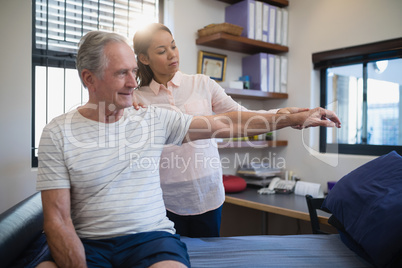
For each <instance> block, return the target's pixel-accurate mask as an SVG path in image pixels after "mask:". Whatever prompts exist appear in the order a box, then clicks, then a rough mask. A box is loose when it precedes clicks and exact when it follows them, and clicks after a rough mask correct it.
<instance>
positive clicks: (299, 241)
mask: <svg viewBox="0 0 402 268" xmlns="http://www.w3.org/2000/svg"><path fill="white" fill-rule="evenodd" d="M401 200H402V156H400V155H399V154H397V153H396V152H391V153H389V154H387V155H384V156H381V157H379V158H377V159H374V160H372V161H370V162H368V163H366V164H365V165H363V166H361V167H359V168H357V169H356V170H354V171H352V172H350V173H349V174H347V175H346V176H344V177H343V178H342V179H341V180H339V181H338V182H337V183H336V185H335V186H334V188H333V189H331V192H330V193H329V194H328V196H327V197H326V198H325V200H324V202H323V204H322V207H323V208H324V209H327V210H328V211H331V213H332V216H331V218H332V217H333V218H334V223H336V225H334V226H335V227H337V229H338V231H339V235H338V234H331V235H326V234H323V235H321V234H312V235H287V236H272V235H267V236H239V237H220V238H187V237H182V240H183V242H185V243H186V245H187V248H188V253H189V256H190V261H191V263H192V267H203V268H208V267H219V268H223V267H253V268H255V267H325V268H330V267H341V268H347V267H373V266H372V264H373V265H375V266H376V267H387V268H395V267H402V243H401V241H402V228H401V226H402V213H401V211H402V202H401ZM42 226H43V212H42V204H41V198H40V194H39V193H36V194H34V195H32V196H31V197H29V198H27V199H26V200H24V201H22V202H20V203H19V204H17V205H15V206H14V207H12V208H10V209H9V210H7V211H5V212H3V213H2V214H0V264H1V265H2V266H1V267H10V265H11V266H12V265H14V266H13V267H35V266H34V264H35V261H36V262H37V261H38V259H39V256H40V255H41V254H44V253H45V252H46V250H48V249H47V245H46V241H45V240H44V239H43V238H44V235H43V233H42Z"/></svg>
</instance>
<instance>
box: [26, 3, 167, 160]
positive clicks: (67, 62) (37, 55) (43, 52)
mask: <svg viewBox="0 0 402 268" xmlns="http://www.w3.org/2000/svg"><path fill="white" fill-rule="evenodd" d="M113 1H114V0H113ZM157 1H158V17H159V18H158V20H159V22H161V23H162V22H163V20H164V17H163V15H164V0H157ZM35 26H36V0H32V50H31V52H32V54H31V62H32V70H31V75H32V76H31V77H32V79H31V90H32V91H31V92H32V98H31V100H32V113H31V166H32V167H33V168H36V167H38V157H37V156H36V155H35V150H36V149H37V148H36V147H35V138H36V137H35V130H36V125H35V108H36V88H35V83H36V81H35V78H36V76H35V75H36V73H35V69H36V67H37V66H45V67H46V66H47V67H59V68H64V69H76V66H75V59H76V54H75V53H69V52H57V51H52V50H48V49H38V48H36V27H35ZM46 61H47V62H46ZM46 116H47V115H46ZM46 122H48V120H47V118H46Z"/></svg>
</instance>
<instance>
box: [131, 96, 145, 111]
mask: <svg viewBox="0 0 402 268" xmlns="http://www.w3.org/2000/svg"><path fill="white" fill-rule="evenodd" d="M133 106H134V109H136V110H139V109H140V108H146V107H147V106H146V105H145V104H142V103H138V100H137V97H136V96H135V95H134V94H133Z"/></svg>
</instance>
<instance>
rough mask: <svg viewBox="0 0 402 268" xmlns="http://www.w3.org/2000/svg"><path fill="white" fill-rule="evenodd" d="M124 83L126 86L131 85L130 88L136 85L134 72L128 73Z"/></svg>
mask: <svg viewBox="0 0 402 268" xmlns="http://www.w3.org/2000/svg"><path fill="white" fill-rule="evenodd" d="M126 84H127V86H128V87H131V88H137V87H138V83H137V78H136V75H135V73H130V75H128V77H127V83H126Z"/></svg>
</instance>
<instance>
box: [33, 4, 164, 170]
mask: <svg viewBox="0 0 402 268" xmlns="http://www.w3.org/2000/svg"><path fill="white" fill-rule="evenodd" d="M32 7H33V16H32V18H33V23H32V33H33V34H32V96H33V98H32V166H33V167H36V166H37V165H38V159H37V155H38V154H37V148H38V146H39V140H40V136H41V134H42V130H43V128H44V126H45V125H46V124H47V123H49V122H50V121H51V120H52V119H53V118H54V117H56V116H58V115H60V114H62V113H65V112H68V111H70V110H71V109H74V108H76V107H77V106H80V105H82V104H84V103H85V102H86V101H87V100H88V94H87V91H86V89H84V88H83V87H82V86H81V82H80V79H79V76H78V74H77V71H76V70H75V56H76V53H77V44H78V42H79V40H80V38H81V37H82V36H83V35H85V34H86V33H87V32H89V31H92V30H103V31H110V32H117V33H120V34H122V35H124V36H126V37H127V38H128V39H129V40H132V38H133V36H134V33H135V32H136V31H137V29H139V28H140V27H142V26H143V25H145V24H148V23H151V22H158V21H162V18H161V16H162V14H163V12H161V10H162V8H163V0H159V1H158V0H32Z"/></svg>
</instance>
